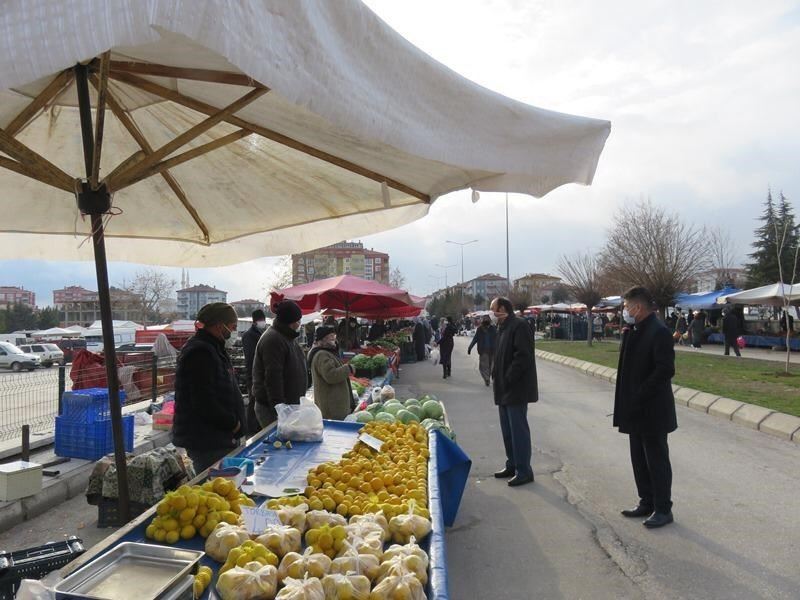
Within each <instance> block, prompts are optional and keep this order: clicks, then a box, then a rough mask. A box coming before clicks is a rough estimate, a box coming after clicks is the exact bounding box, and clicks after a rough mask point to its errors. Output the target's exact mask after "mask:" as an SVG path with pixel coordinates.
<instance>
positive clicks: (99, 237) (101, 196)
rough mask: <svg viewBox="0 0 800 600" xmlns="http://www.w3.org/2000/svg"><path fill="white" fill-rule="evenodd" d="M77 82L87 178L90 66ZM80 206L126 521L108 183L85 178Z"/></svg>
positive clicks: (82, 68) (79, 69) (78, 71)
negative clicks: (86, 222)
mask: <svg viewBox="0 0 800 600" xmlns="http://www.w3.org/2000/svg"><path fill="white" fill-rule="evenodd" d="M75 82H76V87H77V91H78V105H79V109H80V120H81V134H82V136H83V157H84V162H85V164H86V177H87V180H88V179H89V178H91V176H92V169H93V164H94V152H95V144H94V136H93V134H92V107H91V100H90V98H89V83H88V67H87V66H86V65H76V66H75ZM77 197H78V207H79V208H80V210H81V212H82V213H83V214H89V215H90V216H91V219H92V242H93V245H94V266H95V272H96V274H97V294H98V299H99V301H100V321H101V323H102V325H103V353H104V354H105V364H106V377H107V379H108V402H109V409H110V411H111V431H112V433H113V436H114V463H115V465H116V467H117V486H118V491H119V498H118V500H119V515H120V519H121V521H122V522H127V521H129V520H130V495H129V491H128V467H127V462H126V460H125V437H124V434H123V432H122V406H121V405H120V401H119V379H118V376H117V352H116V349H115V347H114V323H113V318H112V314H111V293H110V290H109V283H108V261H107V259H106V243H105V232H104V227H103V214H104V213H106V212H108V210H109V209H110V208H111V194H110V193H109V192H108V189H107V188H106V187H105V185H100V186H99V187H98V189H92V188H91V187H90V185H89V182H88V181H86V182H82V184H81V189H80V191H78V192H77Z"/></svg>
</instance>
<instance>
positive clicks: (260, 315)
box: [252, 308, 267, 321]
mask: <svg viewBox="0 0 800 600" xmlns="http://www.w3.org/2000/svg"><path fill="white" fill-rule="evenodd" d="M252 316H253V321H263V320H264V319H266V318H267V315H265V314H264V311H263V310H261V309H260V308H257V309H255V310H254V311H253V315H252Z"/></svg>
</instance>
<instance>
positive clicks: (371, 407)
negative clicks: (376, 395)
mask: <svg viewBox="0 0 800 600" xmlns="http://www.w3.org/2000/svg"><path fill="white" fill-rule="evenodd" d="M381 410H383V404H381V403H380V402H373V403H372V404H368V405H367V412H369V413H370V414H372V415H376V414H378V413H379V412H381Z"/></svg>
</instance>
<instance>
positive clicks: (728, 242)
mask: <svg viewBox="0 0 800 600" xmlns="http://www.w3.org/2000/svg"><path fill="white" fill-rule="evenodd" d="M709 234H710V235H709V238H708V243H709V260H710V261H711V268H712V269H713V270H714V273H715V276H716V281H715V287H716V288H717V289H720V288H722V287H725V286H726V285H733V284H734V283H735V282H734V279H735V278H734V276H733V269H734V267H735V266H736V257H737V253H738V250H737V246H736V243H735V242H734V241H733V238H732V237H731V234H730V232H729V231H728V230H727V229H723V228H722V227H715V228H714V229H711V230H710V231H709Z"/></svg>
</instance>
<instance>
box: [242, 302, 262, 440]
mask: <svg viewBox="0 0 800 600" xmlns="http://www.w3.org/2000/svg"><path fill="white" fill-rule="evenodd" d="M252 316H253V324H252V325H251V326H250V329H248V330H247V331H245V332H244V333H243V334H242V350H244V377H245V383H246V385H247V397H248V402H247V435H254V434H256V433H258V432H259V431H260V430H261V426H260V425H259V424H258V419H257V418H256V401H255V398H254V397H253V360H255V357H256V345H257V344H258V340H260V339H261V334H262V333H264V330H265V329H266V328H267V316H266V315H265V314H264V311H263V310H261V309H260V308H259V309H256V310H254V311H253V315H252Z"/></svg>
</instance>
